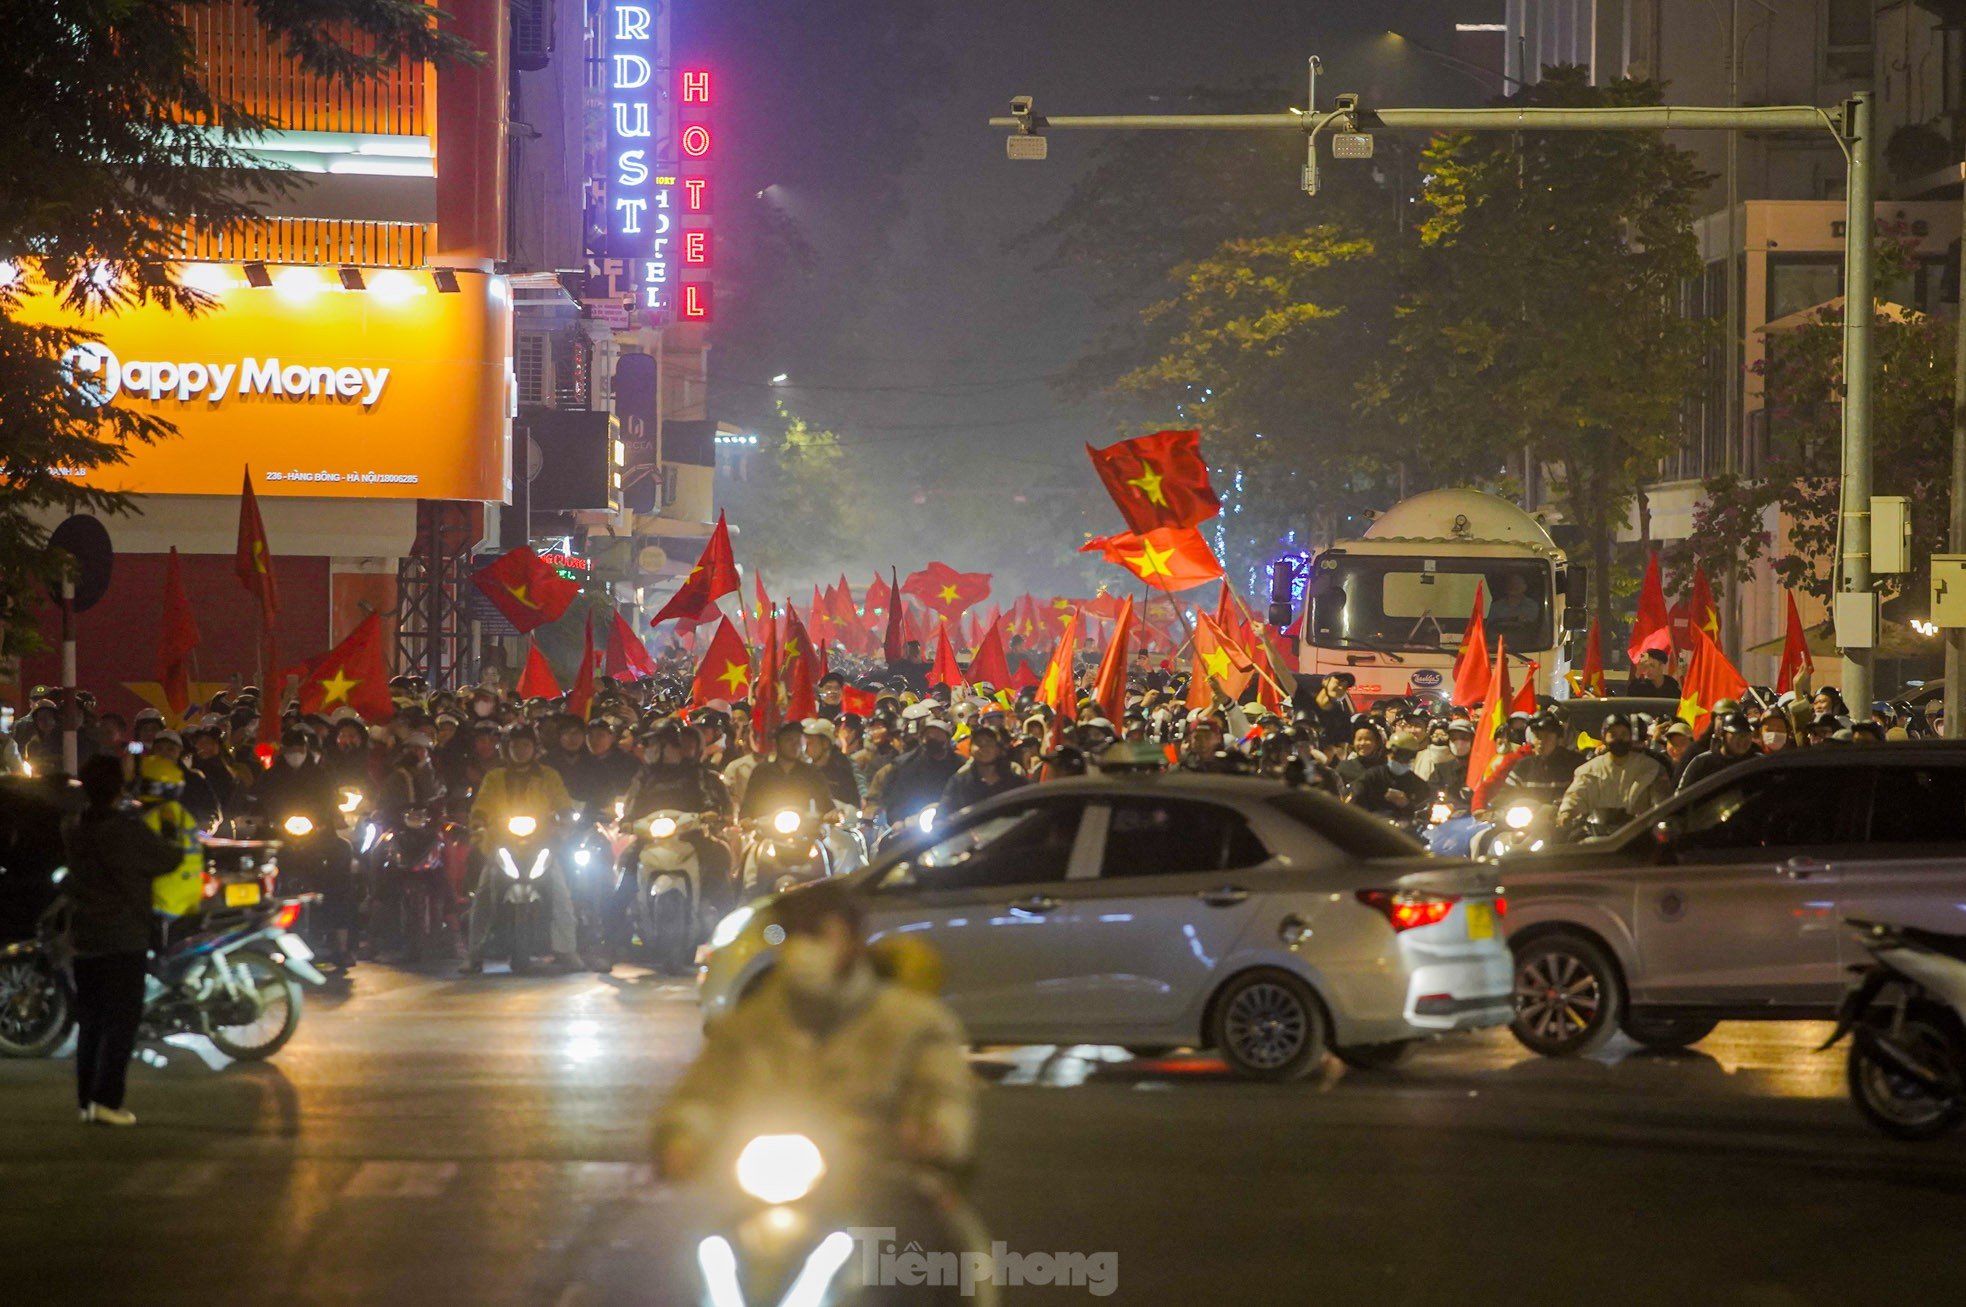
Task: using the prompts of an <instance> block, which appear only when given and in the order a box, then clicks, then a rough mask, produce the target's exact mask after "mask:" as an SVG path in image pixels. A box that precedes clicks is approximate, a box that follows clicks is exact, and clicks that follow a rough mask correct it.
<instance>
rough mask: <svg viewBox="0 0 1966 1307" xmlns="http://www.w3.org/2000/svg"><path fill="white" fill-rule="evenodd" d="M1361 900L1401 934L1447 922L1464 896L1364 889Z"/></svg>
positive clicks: (1359, 897) (1359, 898)
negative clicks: (1415, 928)
mask: <svg viewBox="0 0 1966 1307" xmlns="http://www.w3.org/2000/svg"><path fill="white" fill-rule="evenodd" d="M1358 901H1359V902H1360V903H1363V904H1364V905H1365V906H1366V907H1368V908H1376V909H1378V910H1379V911H1380V912H1383V913H1384V914H1385V915H1386V920H1387V921H1390V922H1391V923H1392V924H1393V931H1394V933H1398V932H1399V931H1402V930H1412V929H1413V928H1414V927H1416V926H1434V925H1438V924H1439V923H1441V922H1442V921H1445V920H1446V919H1447V914H1448V913H1450V912H1452V911H1453V910H1454V905H1455V904H1456V903H1459V902H1460V901H1461V896H1460V895H1458V894H1422V893H1418V892H1416V891H1414V890H1384V889H1362V890H1360V891H1359V892H1358Z"/></svg>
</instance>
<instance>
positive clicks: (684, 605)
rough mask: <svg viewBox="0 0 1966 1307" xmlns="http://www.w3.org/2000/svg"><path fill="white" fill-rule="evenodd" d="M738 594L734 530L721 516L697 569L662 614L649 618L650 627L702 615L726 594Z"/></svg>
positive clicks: (697, 562) (667, 604)
mask: <svg viewBox="0 0 1966 1307" xmlns="http://www.w3.org/2000/svg"><path fill="white" fill-rule="evenodd" d="M736 593H737V560H736V559H734V558H732V557H731V552H730V527H729V526H727V525H725V523H724V515H723V514H722V513H718V514H717V525H716V526H715V527H713V528H712V529H711V531H710V538H709V540H707V541H706V542H704V545H703V552H702V554H701V555H699V556H698V557H697V560H696V566H695V567H692V568H691V569H690V570H689V575H688V576H686V577H684V578H683V584H682V586H681V588H679V589H678V590H677V591H676V593H675V594H673V595H670V596H669V602H668V603H666V604H664V605H662V611H661V612H659V613H657V614H656V615H655V616H654V617H653V618H651V619H649V625H650V626H660V625H662V624H663V623H664V622H666V621H668V620H669V619H670V618H672V617H682V616H684V615H687V614H696V613H701V612H702V611H703V610H704V609H706V608H708V607H709V606H710V605H711V604H714V603H716V602H717V600H719V599H721V598H723V597H724V596H725V595H727V594H736Z"/></svg>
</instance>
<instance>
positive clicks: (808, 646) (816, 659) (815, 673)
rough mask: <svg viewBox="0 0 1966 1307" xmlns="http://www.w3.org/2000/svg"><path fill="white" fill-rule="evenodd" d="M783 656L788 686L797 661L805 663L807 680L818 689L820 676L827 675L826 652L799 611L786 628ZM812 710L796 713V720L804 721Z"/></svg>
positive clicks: (791, 682)
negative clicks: (801, 619) (802, 619)
mask: <svg viewBox="0 0 1966 1307" xmlns="http://www.w3.org/2000/svg"><path fill="white" fill-rule="evenodd" d="M783 657H784V663H785V684H786V686H787V687H788V688H789V687H790V686H791V685H792V684H793V680H792V677H791V674H790V673H791V668H792V664H793V663H795V662H796V663H800V664H803V665H804V667H805V681H806V684H807V686H809V687H813V688H815V689H816V688H817V687H818V685H819V678H820V677H822V676H824V675H826V658H825V652H824V651H823V650H822V649H821V648H820V646H819V644H818V643H817V642H816V641H814V640H813V638H812V633H811V632H810V631H808V630H806V627H805V623H804V622H801V621H800V620H799V616H798V614H797V613H794V614H793V615H792V619H791V622H790V624H789V625H788V626H787V627H786V628H785V652H784V655H783ZM817 711H818V709H817V708H814V709H813V710H812V712H817ZM812 712H803V713H795V714H793V716H794V719H795V720H799V721H803V720H805V719H806V718H808V717H810V716H812Z"/></svg>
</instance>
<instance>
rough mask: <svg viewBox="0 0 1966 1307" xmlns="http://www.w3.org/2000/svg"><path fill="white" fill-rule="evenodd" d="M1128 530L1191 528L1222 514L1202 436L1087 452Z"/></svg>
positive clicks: (1160, 437)
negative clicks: (1204, 454) (1209, 480)
mask: <svg viewBox="0 0 1966 1307" xmlns="http://www.w3.org/2000/svg"><path fill="white" fill-rule="evenodd" d="M1085 452H1086V454H1087V455H1088V456H1089V457H1090V458H1091V459H1092V467H1093V470H1094V471H1096V472H1097V473H1098V474H1099V479H1100V480H1101V481H1102V482H1104V483H1105V485H1106V493H1107V494H1109V495H1111V496H1112V497H1113V503H1114V504H1116V505H1118V506H1119V510H1120V516H1122V517H1124V518H1125V519H1126V524H1127V526H1128V527H1130V528H1132V529H1133V530H1134V531H1136V532H1139V533H1140V534H1142V535H1145V534H1146V533H1148V532H1150V531H1156V530H1159V529H1161V528H1162V527H1176V528H1178V527H1190V526H1195V525H1196V524H1198V523H1201V522H1206V521H1207V520H1208V519H1209V518H1211V517H1214V516H1215V515H1216V514H1217V513H1219V512H1221V511H1222V502H1221V500H1219V499H1217V498H1216V497H1215V488H1214V487H1213V486H1211V485H1209V483H1208V464H1206V463H1204V462H1203V461H1202V457H1201V432H1199V431H1156V432H1155V433H1154V434H1153V435H1151V436H1136V437H1134V438H1133V439H1132V440H1122V441H1120V442H1119V443H1118V444H1116V445H1108V446H1106V447H1105V448H1104V449H1094V448H1093V447H1092V446H1091V445H1087V446H1086V447H1085Z"/></svg>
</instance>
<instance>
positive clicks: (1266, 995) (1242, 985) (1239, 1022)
mask: <svg viewBox="0 0 1966 1307" xmlns="http://www.w3.org/2000/svg"><path fill="white" fill-rule="evenodd" d="M1209 1033H1210V1036H1211V1038H1212V1041H1213V1043H1214V1045H1215V1048H1216V1051H1218V1052H1219V1053H1221V1055H1222V1058H1223V1060H1224V1061H1226V1062H1227V1063H1228V1064H1229V1070H1231V1071H1233V1072H1234V1073H1235V1074H1237V1075H1239V1076H1242V1077H1244V1078H1245V1079H1250V1080H1298V1079H1301V1078H1302V1077H1304V1076H1306V1075H1309V1074H1310V1073H1311V1072H1312V1071H1314V1070H1316V1069H1317V1067H1318V1064H1319V1063H1321V1062H1323V1061H1324V1052H1325V1049H1324V1010H1323V1009H1322V1008H1321V1007H1319V1006H1318V1001H1317V996H1316V995H1315V994H1313V993H1311V989H1310V986H1308V985H1306V984H1305V983H1304V982H1303V981H1301V980H1299V979H1297V977H1295V976H1293V975H1291V974H1290V973H1289V972H1286V971H1250V972H1245V973H1244V974H1242V975H1240V976H1237V977H1236V978H1235V979H1234V980H1231V981H1230V982H1229V983H1228V985H1226V986H1225V987H1224V988H1223V990H1222V992H1221V994H1220V995H1219V996H1217V998H1216V1001H1215V1014H1214V1020H1213V1022H1212V1028H1211V1030H1210V1032H1209Z"/></svg>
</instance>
